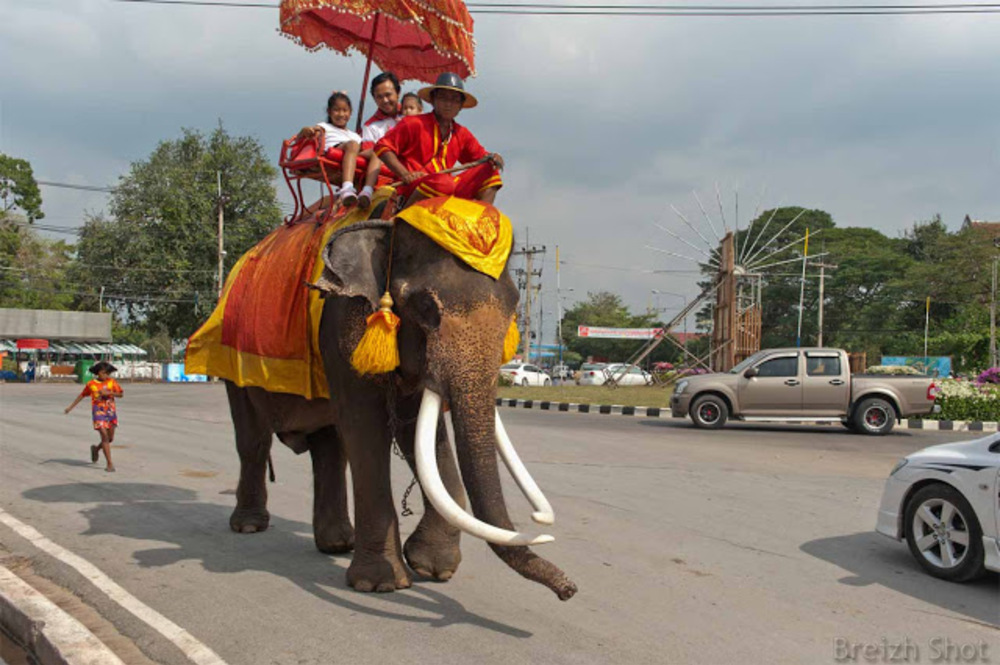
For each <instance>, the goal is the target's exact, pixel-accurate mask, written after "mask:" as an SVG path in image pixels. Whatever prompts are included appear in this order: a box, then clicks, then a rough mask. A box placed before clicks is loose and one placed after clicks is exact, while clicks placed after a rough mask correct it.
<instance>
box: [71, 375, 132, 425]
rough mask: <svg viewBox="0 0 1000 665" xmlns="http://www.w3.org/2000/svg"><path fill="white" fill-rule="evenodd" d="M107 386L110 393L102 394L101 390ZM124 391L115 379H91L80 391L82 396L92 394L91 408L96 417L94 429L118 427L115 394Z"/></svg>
mask: <svg viewBox="0 0 1000 665" xmlns="http://www.w3.org/2000/svg"><path fill="white" fill-rule="evenodd" d="M104 388H107V389H108V390H110V391H111V393H112V394H110V395H102V394H101V390H102V389H104ZM122 393H123V391H122V387H121V386H120V385H119V384H118V382H117V381H115V380H114V379H108V380H107V381H98V380H97V379H91V380H90V381H88V382H87V385H85V386H84V387H83V391H81V392H80V396H81V397H87V396H88V395H89V396H90V409H91V413H92V415H93V418H94V429H98V430H99V429H111V428H113V427H118V410H117V409H116V408H115V395H121V394H122Z"/></svg>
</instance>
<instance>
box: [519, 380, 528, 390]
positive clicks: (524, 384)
mask: <svg viewBox="0 0 1000 665" xmlns="http://www.w3.org/2000/svg"><path fill="white" fill-rule="evenodd" d="M521 385H522V386H524V387H525V388H527V387H528V379H527V377H525V378H523V379H521Z"/></svg>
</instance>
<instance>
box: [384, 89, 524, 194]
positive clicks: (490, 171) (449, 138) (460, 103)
mask: <svg viewBox="0 0 1000 665" xmlns="http://www.w3.org/2000/svg"><path fill="white" fill-rule="evenodd" d="M418 94H419V96H420V98H421V99H423V100H424V101H427V102H430V103H431V104H432V105H433V106H434V111H433V112H432V113H425V114H423V115H415V116H409V117H406V118H403V119H401V120H400V121H399V122H398V123H397V124H396V126H395V127H393V128H392V129H390V130H389V132H388V133H387V134H386V135H385V136H384V137H382V138H381V139H380V140H379V141H378V143H376V144H375V154H376V155H377V156H378V157H379V158H380V159H381V160H382V162H383V163H384V164H385V165H386V166H388V167H389V169H390V170H391V171H392V172H393V173H395V174H396V176H397V177H398V178H399V179H400V180H401V181H402V182H403V185H402V186H401V187H400V188H399V193H400V194H401V195H402V196H403V197H404V198H406V203H405V204H404V206H403V207H406V206H408V205H411V204H413V203H415V202H417V201H419V200H421V199H425V198H431V197H435V196H458V197H461V198H466V199H476V200H479V201H483V202H485V203H493V199H494V198H496V194H497V190H499V189H500V188H501V187H502V186H503V181H502V180H501V179H500V170H502V169H503V166H504V164H503V158H502V157H501V156H500V155H498V154H495V153H494V154H490V153H488V152H486V149H485V148H483V146H482V145H480V144H479V141H477V140H476V137H475V136H473V135H472V132H470V131H469V130H468V129H466V128H465V127H463V126H462V125H460V124H458V123H457V122H455V117H456V116H457V115H458V113H459V111H461V110H462V109H463V108H472V107H474V106H476V105H477V104H478V103H479V102H478V101H477V100H476V98H475V97H473V96H472V95H470V94H469V93H468V92H466V91H465V86H464V85H463V83H462V79H461V78H459V77H458V75H457V74H451V73H445V74H441V75H440V76H438V78H437V81H436V82H435V83H434V85H432V86H429V87H426V88H422V89H421V90H420V92H419V93H418ZM483 157H489V160H488V161H486V162H484V163H483V164H480V165H478V166H476V167H474V168H471V169H469V170H467V171H464V172H462V173H460V174H458V175H451V174H442V173H439V172H440V171H444V170H446V169H450V168H452V167H453V166H455V164H458V163H460V164H468V163H470V162H474V161H477V160H479V159H481V158H483Z"/></svg>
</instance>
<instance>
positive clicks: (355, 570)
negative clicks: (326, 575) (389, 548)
mask: <svg viewBox="0 0 1000 665" xmlns="http://www.w3.org/2000/svg"><path fill="white" fill-rule="evenodd" d="M347 584H348V585H349V586H350V587H351V588H353V589H354V590H355V591H362V592H365V593H367V592H370V591H375V592H376V593H388V592H390V591H395V590H396V589H409V588H410V586H411V584H412V582H411V581H410V576H409V575H408V574H407V573H406V569H405V568H404V566H403V565H402V563H399V564H398V565H393V564H392V563H391V562H390V561H389V560H388V558H386V557H371V556H369V557H362V556H360V555H359V554H358V553H357V552H355V554H354V560H353V561H352V562H351V565H350V567H348V569H347Z"/></svg>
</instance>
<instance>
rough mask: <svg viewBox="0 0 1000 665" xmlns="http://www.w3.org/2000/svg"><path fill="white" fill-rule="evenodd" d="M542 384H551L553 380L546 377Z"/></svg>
mask: <svg viewBox="0 0 1000 665" xmlns="http://www.w3.org/2000/svg"><path fill="white" fill-rule="evenodd" d="M542 385H543V386H551V385H552V381H551V380H550V379H545V380H544V381H542Z"/></svg>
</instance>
